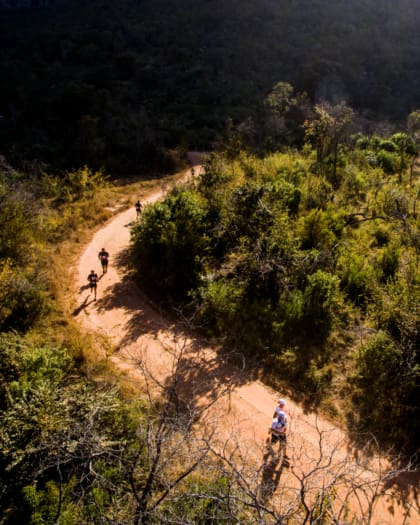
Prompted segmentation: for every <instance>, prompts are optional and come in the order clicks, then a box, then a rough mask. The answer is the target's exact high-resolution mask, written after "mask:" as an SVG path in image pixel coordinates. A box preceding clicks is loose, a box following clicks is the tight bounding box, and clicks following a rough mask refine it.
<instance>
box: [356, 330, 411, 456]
mask: <svg viewBox="0 0 420 525" xmlns="http://www.w3.org/2000/svg"><path fill="white" fill-rule="evenodd" d="M407 365H408V362H407V359H406V356H405V355H404V352H403V350H402V349H401V348H400V347H399V346H398V345H397V344H395V342H394V341H393V340H392V339H391V338H390V337H388V336H387V335H386V334H385V333H383V332H379V333H377V334H376V335H374V336H373V337H371V338H370V339H369V341H368V342H367V343H366V344H364V345H363V346H362V347H361V349H360V351H359V354H358V355H357V358H356V367H357V372H356V375H355V376H354V378H353V382H354V384H355V386H356V388H357V389H358V390H357V392H356V394H355V399H356V401H357V403H358V406H359V414H360V421H359V424H360V427H361V428H363V429H365V430H370V431H371V432H374V433H375V434H376V436H377V437H380V438H381V440H382V441H383V442H384V443H387V444H389V443H392V442H395V443H398V445H399V450H402V449H403V448H404V447H405V446H408V447H409V448H410V449H412V450H413V449H415V448H416V446H417V445H418V444H419V433H418V431H419V429H420V426H419V408H418V404H416V402H415V398H416V390H417V388H416V387H417V386H418V381H419V379H420V374H419V369H418V368H413V367H412V363H411V364H409V366H407Z"/></svg>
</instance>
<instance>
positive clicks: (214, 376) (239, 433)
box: [73, 153, 420, 525]
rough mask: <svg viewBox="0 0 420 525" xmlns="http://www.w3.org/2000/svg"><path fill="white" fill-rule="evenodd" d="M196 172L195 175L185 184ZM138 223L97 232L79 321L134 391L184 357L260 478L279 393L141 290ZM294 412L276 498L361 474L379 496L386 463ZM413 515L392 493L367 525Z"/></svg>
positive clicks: (123, 216)
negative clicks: (131, 252)
mask: <svg viewBox="0 0 420 525" xmlns="http://www.w3.org/2000/svg"><path fill="white" fill-rule="evenodd" d="M189 158H190V161H191V164H192V166H193V168H194V173H195V174H198V173H199V172H200V170H201V166H200V164H199V163H200V158H201V155H200V154H199V153H190V154H189ZM191 172H192V170H188V172H186V173H185V176H184V178H186V177H187V176H189V175H191ZM164 193H165V188H161V189H159V190H157V191H155V192H154V193H151V194H149V195H147V196H144V197H143V198H142V199H141V200H142V202H143V204H144V205H147V204H148V203H152V202H155V201H156V200H158V199H160V198H162V197H163V195H164ZM135 216H136V213H135V210H134V206H133V207H132V208H130V209H127V210H125V211H123V212H121V213H119V214H118V215H116V216H115V217H114V218H113V219H111V220H110V221H109V222H108V223H107V224H106V225H105V226H104V227H103V228H101V229H100V230H99V231H97V232H96V233H95V235H94V236H93V238H92V239H91V241H90V243H89V245H88V246H86V248H85V250H84V252H83V254H82V256H81V258H80V261H79V265H78V271H77V273H76V275H77V279H76V285H77V287H78V289H77V304H78V306H77V308H76V309H75V310H74V312H73V315H74V316H75V317H77V318H78V319H79V320H80V322H81V323H82V325H83V326H84V328H85V329H87V330H88V331H91V332H94V333H96V334H101V335H102V336H105V337H107V338H109V341H110V346H111V347H112V348H113V353H112V355H111V356H109V359H110V360H111V361H112V363H113V365H114V368H115V369H116V370H117V371H118V372H119V373H120V374H121V376H123V378H124V381H125V382H130V383H132V385H133V389H135V388H141V385H142V383H144V378H143V372H142V371H141V367H144V366H147V367H148V369H149V370H150V371H151V373H152V374H153V375H154V377H157V378H159V379H160V380H162V381H164V380H165V378H166V377H168V376H169V375H170V373H171V371H172V368H173V362H174V352H175V353H176V352H179V351H181V350H183V356H182V364H183V366H182V374H181V377H180V381H181V382H182V384H183V386H184V387H185V390H187V391H188V396H189V399H190V400H192V401H193V402H194V404H195V405H196V406H198V407H199V406H200V405H205V404H206V403H209V404H210V403H213V402H214V405H213V406H212V408H211V413H212V414H213V415H215V416H217V417H216V419H215V420H214V421H216V420H217V433H216V435H217V436H218V438H219V440H220V442H221V443H224V442H226V440H230V441H231V442H232V440H234V441H235V446H236V447H239V449H240V455H241V456H242V458H245V459H243V461H244V465H245V467H248V468H249V472H252V471H254V472H257V469H258V466H260V465H261V463H262V461H263V460H262V455H263V449H264V443H265V440H266V438H267V430H268V427H269V425H270V423H271V419H272V414H273V410H274V407H275V406H276V401H277V399H278V397H279V393H277V392H274V391H272V390H271V389H270V388H268V387H267V386H265V385H263V384H262V383H261V382H259V381H258V380H256V379H255V378H254V377H252V373H250V372H249V371H247V372H245V371H244V370H242V369H241V367H240V366H237V365H238V363H240V359H239V358H238V356H232V359H233V361H235V364H232V362H231V363H229V362H226V360H224V359H222V358H220V357H219V356H218V354H217V352H216V351H215V350H214V349H212V348H206V347H202V346H198V345H197V342H195V341H192V340H190V339H188V336H186V335H185V334H184V332H183V330H182V328H181V327H180V326H178V324H177V325H175V324H170V322H168V320H165V319H164V318H163V317H162V316H161V315H160V313H159V310H158V309H157V308H155V307H154V306H153V304H151V303H150V302H149V301H148V300H147V298H146V297H145V296H144V295H143V294H142V293H141V291H140V290H138V289H137V288H136V286H135V285H134V283H133V282H132V281H131V279H130V275H129V271H128V270H127V266H126V264H125V261H126V260H127V259H126V255H127V250H128V246H129V242H130V226H131V225H133V224H134V223H135V220H136V218H135ZM101 248H105V249H106V250H107V251H108V252H109V253H110V263H109V268H108V272H107V273H106V274H104V275H102V276H101V277H100V281H99V284H98V295H97V301H96V302H94V301H93V297H92V296H91V295H90V293H89V290H88V288H87V287H86V284H87V280H86V278H87V275H88V273H89V272H90V270H91V269H95V270H96V271H97V273H98V275H101V271H100V263H99V260H98V256H97V254H98V252H99V251H100V250H101ZM198 348H199V349H198ZM140 363H141V365H140ZM139 385H140V386H139ZM226 387H229V388H228V391H227V392H225V395H221V396H220V398H218V395H217V393H218V392H220V391H221V390H223V389H224V388H226ZM287 409H288V414H289V418H290V427H289V443H290V446H289V450H288V453H289V456H291V458H292V460H291V462H292V465H293V467H292V468H290V469H282V468H281V467H280V468H277V470H275V471H274V470H273V469H271V470H270V473H269V475H270V481H271V482H272V486H273V491H272V492H273V493H272V494H271V497H272V498H275V497H276V492H275V487H276V486H278V485H279V483H280V484H281V486H282V487H289V488H290V490H292V491H293V490H294V491H295V492H296V491H299V487H300V485H299V483H300V481H299V480H300V479H302V477H304V476H308V479H309V481H308V483H309V484H310V485H311V487H312V488H313V489H314V490H317V487H318V488H319V487H321V486H322V483H324V484H325V480H326V479H327V478H328V477H329V478H331V476H337V472H342V473H343V474H345V473H349V472H353V476H354V478H357V479H358V481H359V482H360V483H371V487H370V489H369V490H370V491H376V492H379V486H375V480H376V478H377V476H376V473H377V471H378V468H382V466H381V465H380V464H379V462H378V463H377V462H371V463H368V462H364V463H363V466H361V463H360V462H359V461H358V460H357V454H355V453H354V451H350V450H349V441H348V439H347V438H346V435H345V433H344V432H343V431H341V430H339V429H338V428H336V427H334V426H333V425H332V424H330V423H328V422H327V421H326V420H324V419H322V418H320V417H317V416H316V415H315V414H313V413H305V412H304V410H303V409H302V407H300V406H299V405H298V404H296V403H293V402H292V401H291V400H288V406H287ZM247 463H248V465H246V464H247ZM330 463H331V464H333V466H334V468H331V467H330ZM317 464H318V466H319V465H322V466H323V468H322V472H323V473H322V481H320V480H319V477H318V478H317V477H316V476H315V475H314V476H310V475H309V473H310V472H311V471H312V469H314V468H315V467H316V465H317ZM255 465H257V468H256V466H255ZM266 474H267V473H266ZM263 475H264V472H263ZM280 478H281V482H280ZM342 498H343V500H345V499H346V498H347V493H346V491H343V496H342ZM362 505H363V506H364V503H362ZM351 506H353V505H351ZM417 508H418V506H417ZM413 512H414V511H413V509H412V510H411V512H410V515H412V517H411V516H409V517H408V518H406V519H407V521H404V514H405V512H404V509H403V506H402V504H401V493H400V492H396V488H395V486H391V487H390V489H389V490H388V492H387V494H385V495H383V496H381V497H380V498H378V501H377V502H376V504H375V507H374V518H373V519H372V521H371V522H369V521H367V517H366V516H367V515H366V511H365V516H364V517H361V518H360V519H361V521H360V522H359V523H378V524H381V525H382V524H387V523H389V524H399V523H401V524H402V523H407V524H413V525H414V524H415V523H417V524H418V523H420V520H419V514H418V513H417V514H415V515H413Z"/></svg>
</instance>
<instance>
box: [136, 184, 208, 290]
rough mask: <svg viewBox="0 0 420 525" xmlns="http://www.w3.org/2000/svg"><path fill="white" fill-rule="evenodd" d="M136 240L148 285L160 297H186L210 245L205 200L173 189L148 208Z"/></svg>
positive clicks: (140, 267)
mask: <svg viewBox="0 0 420 525" xmlns="http://www.w3.org/2000/svg"><path fill="white" fill-rule="evenodd" d="M133 241H134V257H135V263H136V265H137V267H138V270H139V272H138V276H139V279H140V281H141V282H142V283H143V285H144V286H145V288H147V289H148V290H149V291H150V292H151V293H155V294H156V295H158V296H160V297H161V298H166V299H169V298H176V299H185V298H186V295H187V293H188V292H189V291H190V290H191V289H192V288H194V287H195V286H197V284H198V282H199V279H200V275H201V273H202V271H203V257H204V256H205V254H206V251H207V247H208V239H207V236H206V212H205V209H204V208H203V204H202V202H201V201H200V199H199V198H198V196H197V195H195V194H194V193H193V192H192V191H188V190H183V189H180V188H176V189H174V190H173V191H172V193H171V194H170V195H169V196H168V197H167V199H166V200H165V201H164V202H161V203H158V204H156V205H155V206H153V207H150V208H146V210H145V212H144V215H143V220H142V222H141V223H140V224H139V225H138V226H137V227H136V228H135V229H134V230H133Z"/></svg>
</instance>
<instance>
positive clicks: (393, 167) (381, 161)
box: [376, 150, 399, 174]
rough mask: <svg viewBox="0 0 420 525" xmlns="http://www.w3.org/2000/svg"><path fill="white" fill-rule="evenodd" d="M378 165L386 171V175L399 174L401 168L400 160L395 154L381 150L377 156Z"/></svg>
mask: <svg viewBox="0 0 420 525" xmlns="http://www.w3.org/2000/svg"><path fill="white" fill-rule="evenodd" d="M376 159H377V162H378V165H379V166H381V168H382V169H383V170H384V172H385V173H389V174H392V173H397V171H398V168H399V159H398V156H397V155H396V154H395V153H391V152H389V151H386V150H380V151H378V153H377V154H376Z"/></svg>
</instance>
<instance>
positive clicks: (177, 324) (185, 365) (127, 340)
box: [96, 249, 257, 411]
mask: <svg viewBox="0 0 420 525" xmlns="http://www.w3.org/2000/svg"><path fill="white" fill-rule="evenodd" d="M113 264H114V266H116V267H117V268H118V269H119V270H120V271H121V274H122V278H121V279H120V281H119V282H117V283H115V284H113V285H111V286H109V287H108V288H106V289H105V290H103V292H102V294H101V295H102V296H101V298H100V299H98V301H97V303H96V307H97V310H98V312H99V313H101V312H105V311H112V310H113V309H121V310H124V311H126V313H127V321H126V322H125V324H124V326H123V332H124V335H123V337H122V339H121V341H120V343H119V346H120V348H124V347H125V346H130V345H133V344H135V343H136V342H137V341H138V340H139V338H140V337H141V336H143V335H146V334H147V335H149V336H151V337H152V338H154V339H156V340H161V339H162V338H164V339H165V340H166V341H169V342H166V343H162V347H165V346H167V347H168V348H167V349H166V351H168V352H169V353H171V354H173V356H174V359H178V365H177V367H176V368H177V371H176V381H175V382H176V385H175V388H176V397H177V399H178V404H179V409H180V410H182V409H181V406H182V405H183V406H184V408H185V410H188V411H190V410H191V409H193V408H194V409H195V408H196V406H197V403H198V402H199V400H201V401H200V402H201V403H202V402H203V399H205V400H206V403H207V404H208V403H210V404H211V403H212V402H215V401H216V400H217V398H218V397H220V393H221V391H224V392H225V393H227V392H228V390H231V389H233V388H236V387H237V386H240V385H243V384H246V383H248V382H250V381H253V380H255V379H256V378H257V370H250V369H246V367H245V359H244V357H243V356H242V354H240V353H239V352H232V351H226V350H223V349H222V350H221V351H219V352H217V351H216V350H213V349H209V348H208V349H207V350H206V349H205V347H206V346H208V343H207V342H201V341H199V340H198V339H197V338H196V337H197V336H196V335H195V334H194V333H193V331H192V330H191V329H190V328H189V327H188V326H186V324H183V323H182V322H181V321H177V320H176V319H175V315H173V316H172V317H173V319H171V320H170V321H168V320H167V319H168V318H169V317H171V315H170V314H168V313H167V312H165V317H164V316H163V314H162V312H161V311H160V310H159V308H158V307H157V306H156V305H154V304H153V302H152V301H150V300H149V299H148V297H147V296H145V295H144V294H143V292H142V291H141V290H140V289H139V288H138V287H137V285H136V283H135V282H134V280H133V278H132V276H131V273H130V253H129V249H127V250H124V251H123V252H121V254H120V255H118V256H117V257H116V259H115V260H114V261H113ZM139 344H143V343H141V342H139ZM181 346H185V347H187V348H185V349H184V351H182V352H181V353H180V355H179V356H178V357H177V356H176V354H177V351H178V350H179V348H180V347H181ZM169 347H171V348H169ZM177 347H178V349H177ZM163 387H164V388H168V389H173V388H174V379H173V377H170V378H168V382H167V383H166V384H165V385H163ZM187 405H188V409H187V408H186V407H187Z"/></svg>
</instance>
